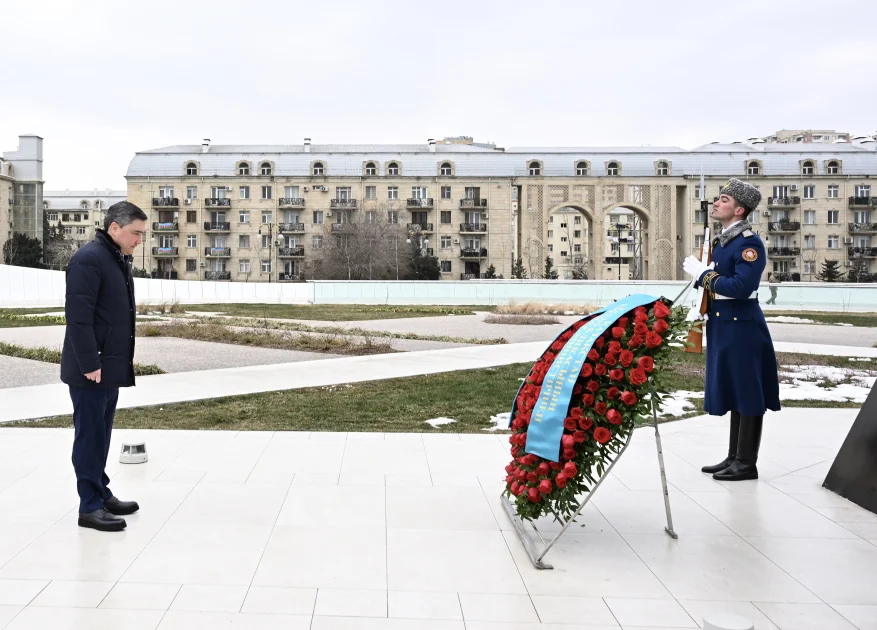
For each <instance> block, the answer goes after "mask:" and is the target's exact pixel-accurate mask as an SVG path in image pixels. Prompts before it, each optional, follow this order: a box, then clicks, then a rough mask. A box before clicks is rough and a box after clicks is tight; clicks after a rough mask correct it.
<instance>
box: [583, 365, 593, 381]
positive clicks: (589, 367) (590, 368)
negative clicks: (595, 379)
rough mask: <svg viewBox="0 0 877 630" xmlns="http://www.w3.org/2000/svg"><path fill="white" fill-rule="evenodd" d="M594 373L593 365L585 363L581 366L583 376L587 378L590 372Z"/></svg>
mask: <svg viewBox="0 0 877 630" xmlns="http://www.w3.org/2000/svg"><path fill="white" fill-rule="evenodd" d="M593 373H594V367H593V366H592V365H591V364H590V363H585V364H584V365H583V366H582V371H581V375H582V376H584V377H585V378H588V377H589V376H590V375H591V374H593Z"/></svg>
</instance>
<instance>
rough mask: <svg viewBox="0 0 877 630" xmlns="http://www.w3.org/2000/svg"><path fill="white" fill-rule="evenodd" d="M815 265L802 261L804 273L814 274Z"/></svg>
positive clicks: (808, 261)
mask: <svg viewBox="0 0 877 630" xmlns="http://www.w3.org/2000/svg"><path fill="white" fill-rule="evenodd" d="M815 268H816V263H815V262H814V261H812V260H805V261H804V273H815V271H814V269H815Z"/></svg>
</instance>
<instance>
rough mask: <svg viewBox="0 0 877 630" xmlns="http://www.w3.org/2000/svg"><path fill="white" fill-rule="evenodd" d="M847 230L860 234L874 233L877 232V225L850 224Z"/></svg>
mask: <svg viewBox="0 0 877 630" xmlns="http://www.w3.org/2000/svg"><path fill="white" fill-rule="evenodd" d="M847 230H848V231H850V232H857V233H859V234H868V233H873V232H877V223H850V224H849V225H847Z"/></svg>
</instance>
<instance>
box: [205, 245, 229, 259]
mask: <svg viewBox="0 0 877 630" xmlns="http://www.w3.org/2000/svg"><path fill="white" fill-rule="evenodd" d="M204 255H205V256H211V257H213V258H228V257H229V256H231V247H205V248H204Z"/></svg>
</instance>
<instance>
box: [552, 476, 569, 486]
mask: <svg viewBox="0 0 877 630" xmlns="http://www.w3.org/2000/svg"><path fill="white" fill-rule="evenodd" d="M567 481H569V477H567V476H566V475H564V474H563V473H560V474H558V475H557V477H555V478H554V484H555V485H556V486H557V487H558V488H561V489H563V488H566V482H567Z"/></svg>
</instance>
